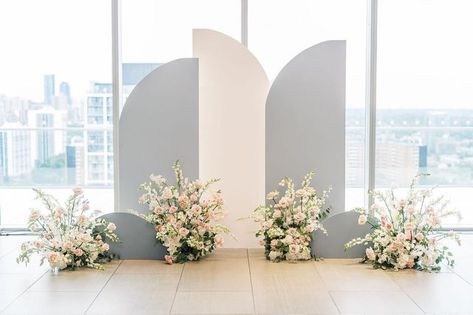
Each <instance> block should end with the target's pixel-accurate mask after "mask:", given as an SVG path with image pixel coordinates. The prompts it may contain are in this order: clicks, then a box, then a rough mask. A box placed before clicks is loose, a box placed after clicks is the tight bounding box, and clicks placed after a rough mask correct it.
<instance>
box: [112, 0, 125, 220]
mask: <svg viewBox="0 0 473 315" xmlns="http://www.w3.org/2000/svg"><path fill="white" fill-rule="evenodd" d="M111 2H112V100H113V188H114V189H113V196H114V210H115V211H119V210H120V194H119V193H120V191H119V187H120V186H119V163H120V159H119V150H118V149H119V142H118V137H119V132H118V126H119V121H120V120H119V119H120V105H121V103H122V95H123V94H122V67H121V64H122V55H121V47H122V46H121V0H111Z"/></svg>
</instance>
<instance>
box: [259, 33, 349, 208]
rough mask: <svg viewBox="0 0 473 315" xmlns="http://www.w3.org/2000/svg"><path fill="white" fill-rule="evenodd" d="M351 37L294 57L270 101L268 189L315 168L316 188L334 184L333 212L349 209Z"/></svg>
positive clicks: (268, 109)
mask: <svg viewBox="0 0 473 315" xmlns="http://www.w3.org/2000/svg"><path fill="white" fill-rule="evenodd" d="M345 50H346V48H345V41H327V42H322V43H320V44H317V45H315V46H312V47H310V48H308V49H306V50H304V51H303V52H301V53H300V54H299V55H297V56H296V57H294V59H292V60H291V61H290V62H289V63H288V64H287V65H286V66H285V67H284V68H283V69H282V70H281V72H280V73H279V75H278V76H277V77H276V79H275V80H274V82H273V85H272V86H271V89H270V91H269V95H268V98H267V101H266V191H267V192H268V191H271V190H273V189H275V188H277V187H278V186H277V184H278V183H279V181H280V180H281V178H283V177H284V176H289V177H292V178H293V179H294V180H295V181H296V184H299V183H300V181H302V178H303V176H304V175H305V174H306V173H307V172H308V171H310V170H314V171H315V172H316V176H315V178H314V187H315V188H316V189H317V190H318V191H321V190H324V189H327V188H328V187H332V192H331V193H330V198H329V201H328V203H329V204H330V205H332V207H333V212H334V213H337V212H343V211H344V209H345V76H346V74H345V63H346V61H345V54H346V52H345Z"/></svg>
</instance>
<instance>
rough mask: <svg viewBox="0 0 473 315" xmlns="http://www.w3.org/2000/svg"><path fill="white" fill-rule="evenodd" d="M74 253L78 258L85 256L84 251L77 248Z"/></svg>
mask: <svg viewBox="0 0 473 315" xmlns="http://www.w3.org/2000/svg"><path fill="white" fill-rule="evenodd" d="M72 252H73V253H74V255H76V256H77V257H80V256H82V255H84V251H83V250H82V249H80V248H76V249H74V250H73V251H72Z"/></svg>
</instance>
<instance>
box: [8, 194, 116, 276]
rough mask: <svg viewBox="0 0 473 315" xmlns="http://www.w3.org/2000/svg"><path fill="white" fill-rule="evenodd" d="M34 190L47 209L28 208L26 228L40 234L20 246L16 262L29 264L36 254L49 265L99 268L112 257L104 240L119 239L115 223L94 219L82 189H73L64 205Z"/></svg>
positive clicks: (69, 267) (95, 214)
mask: <svg viewBox="0 0 473 315" xmlns="http://www.w3.org/2000/svg"><path fill="white" fill-rule="evenodd" d="M34 191H35V192H36V194H37V199H39V200H40V201H41V202H42V204H43V206H44V208H45V209H46V211H45V212H42V211H40V210H37V209H32V210H31V212H30V215H29V218H28V228H29V229H30V230H31V231H33V232H35V233H39V237H38V238H37V239H35V240H33V241H28V242H25V243H23V244H22V245H21V251H20V255H19V256H18V258H17V262H18V263H20V262H24V263H25V264H28V263H29V262H30V257H31V256H32V254H39V255H40V256H41V264H43V263H44V261H45V260H46V261H47V262H48V263H49V265H50V266H51V268H57V269H66V268H68V269H72V270H73V269H75V268H76V267H89V268H96V269H102V268H103V265H102V263H103V262H105V261H109V260H110V259H111V256H110V255H109V254H108V251H109V248H110V246H109V244H108V243H107V242H106V241H107V240H109V241H112V242H117V241H119V239H118V236H117V235H116V234H115V230H116V226H115V224H113V223H109V222H107V221H106V220H104V219H100V218H97V215H98V213H99V212H98V211H90V206H89V202H88V200H87V199H85V197H84V193H83V191H82V189H81V188H74V189H73V193H72V195H71V196H70V197H69V198H68V199H67V201H66V203H65V205H64V206H63V205H61V203H60V202H59V201H58V200H57V199H56V198H54V197H53V196H51V195H48V194H46V193H44V192H43V191H42V190H39V189H34Z"/></svg>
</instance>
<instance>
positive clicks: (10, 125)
mask: <svg viewBox="0 0 473 315" xmlns="http://www.w3.org/2000/svg"><path fill="white" fill-rule="evenodd" d="M110 19H111V6H110V1H93V0H83V1H59V0H42V1H34V0H18V1H2V3H1V4H0V45H1V47H2V48H1V49H0V69H1V71H0V226H1V227H3V228H15V227H24V226H25V224H26V216H27V214H28V212H29V211H28V210H29V208H30V207H32V206H34V205H35V203H34V202H33V199H34V194H33V192H32V190H31V188H33V187H39V188H43V189H45V190H47V191H48V192H51V193H53V194H54V195H56V196H58V197H59V198H63V197H66V196H67V194H68V193H69V189H70V188H71V187H74V186H82V187H84V188H85V192H86V195H87V197H88V198H89V200H90V201H91V206H92V207H93V208H94V209H95V208H97V209H100V210H102V211H104V212H108V211H113V152H112V147H111V146H112V139H111V131H112V121H111V119H110V117H109V116H110V112H109V109H108V106H109V105H110V104H111V95H112V94H111V51H110V47H111V21H110Z"/></svg>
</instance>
